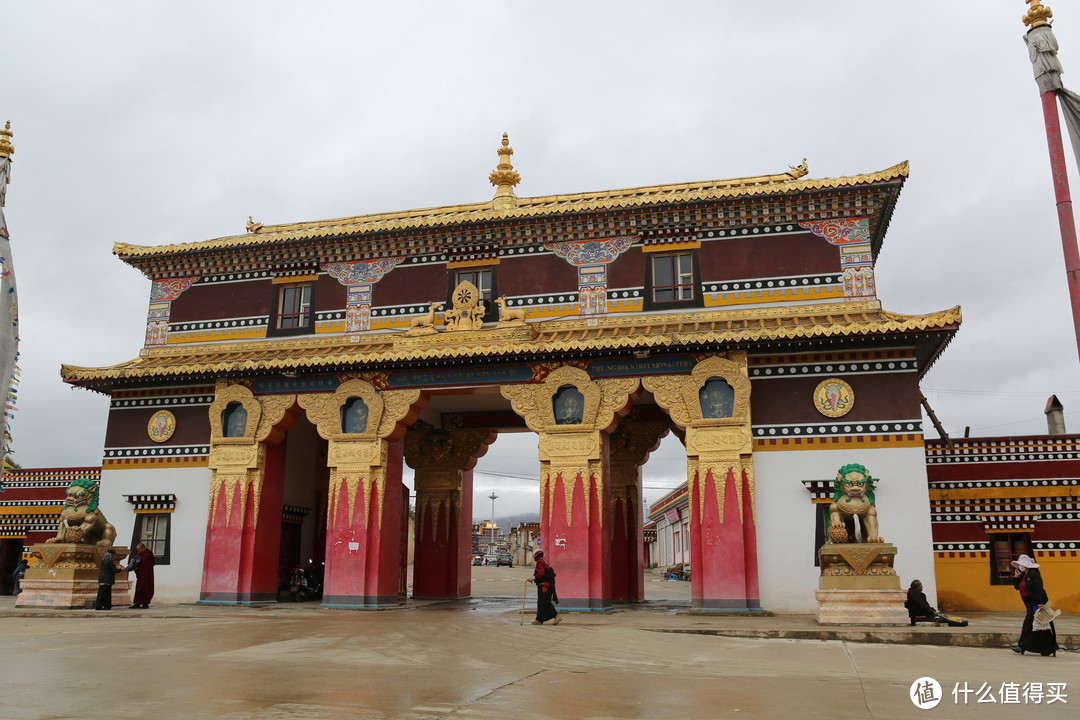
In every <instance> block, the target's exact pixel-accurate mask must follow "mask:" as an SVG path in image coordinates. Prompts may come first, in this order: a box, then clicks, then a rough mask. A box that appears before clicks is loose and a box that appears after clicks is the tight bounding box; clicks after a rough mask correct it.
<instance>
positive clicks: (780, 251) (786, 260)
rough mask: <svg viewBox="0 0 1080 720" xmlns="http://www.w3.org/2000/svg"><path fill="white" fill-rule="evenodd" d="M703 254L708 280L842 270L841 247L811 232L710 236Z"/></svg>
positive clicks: (704, 269)
mask: <svg viewBox="0 0 1080 720" xmlns="http://www.w3.org/2000/svg"><path fill="white" fill-rule="evenodd" d="M699 257H700V258H701V279H702V280H703V281H706V282H708V281H710V280H741V279H743V278H758V277H779V276H784V275H808V274H811V273H831V272H837V271H839V270H840V251H839V250H838V249H837V248H836V247H834V246H832V245H830V244H829V243H827V242H825V241H824V240H822V239H821V238H819V237H816V236H815V235H812V234H810V233H799V234H797V235H753V236H751V237H738V238H732V239H720V240H707V241H705V242H703V243H701V251H700V253H699Z"/></svg>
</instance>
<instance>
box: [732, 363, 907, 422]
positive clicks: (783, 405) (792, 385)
mask: <svg viewBox="0 0 1080 720" xmlns="http://www.w3.org/2000/svg"><path fill="white" fill-rule="evenodd" d="M836 377H839V378H840V379H842V380H844V381H846V382H847V383H848V384H849V385H851V390H852V391H853V392H854V394H855V405H854V407H852V408H851V412H849V413H848V414H847V415H844V416H843V418H838V420H839V421H840V422H843V423H852V422H872V421H875V420H878V421H880V420H900V419H908V418H911V419H918V418H920V417H921V410H920V406H919V393H918V389H919V387H918V380H917V378H916V375H915V373H881V374H875V375H837V376H836ZM821 380H822V378H820V377H807V378H802V377H793V378H784V379H779V378H777V379H769V380H755V381H754V383H753V389H752V391H751V394H750V407H751V410H750V412H751V415H750V416H751V417H752V418H753V420H754V424H755V425H772V424H781V423H821V422H832V419H831V418H827V417H825V416H824V415H822V414H821V413H819V412H818V411H817V408H815V407H814V401H813V397H814V389H815V388H816V387H817V385H818V383H820V382H821Z"/></svg>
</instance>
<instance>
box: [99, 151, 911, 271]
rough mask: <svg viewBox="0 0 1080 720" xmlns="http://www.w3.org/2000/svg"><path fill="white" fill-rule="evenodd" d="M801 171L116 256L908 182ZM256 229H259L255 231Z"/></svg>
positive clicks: (311, 227) (315, 226)
mask: <svg viewBox="0 0 1080 720" xmlns="http://www.w3.org/2000/svg"><path fill="white" fill-rule="evenodd" d="M800 170H801V167H800V168H792V170H790V171H788V172H786V173H781V174H777V175H760V176H755V177H743V178H732V179H728V180H703V181H698V182H688V183H672V184H667V185H648V186H641V187H631V188H621V189H616V190H598V191H591V192H583V193H571V194H564V195H542V196H538V197H531V198H530V197H526V198H516V199H515V204H514V206H513V207H503V208H497V207H495V206H494V205H493V201H490V200H489V201H486V202H478V203H468V204H462V205H446V206H441V207H431V208H419V209H415V210H401V211H394V212H384V213H375V214H371V215H357V216H352V217H342V218H333V219H328V220H314V221H309V222H300V223H286V224H279V225H258V226H257V230H255V231H254V232H248V233H246V234H244V235H229V236H226V237H220V238H215V239H213V240H202V241H197V242H190V243H173V244H170V245H132V244H129V243H116V244H114V245H113V254H114V255H118V256H120V257H124V258H139V257H147V256H153V255H169V254H175V253H184V252H199V251H204V250H216V249H223V248H233V247H247V246H252V245H265V244H271V243H274V242H287V241H290V240H304V239H310V238H316V237H334V236H343V235H362V234H367V233H373V232H379V231H386V230H402V229H410V228H420V227H438V226H446V225H454V224H461V223H469V222H481V221H486V220H508V219H513V218H519V217H535V216H543V215H558V214H562V213H567V212H583V211H589V210H601V209H608V208H616V207H633V206H636V205H649V204H655V203H659V202H664V201H671V200H679V201H695V200H712V199H718V198H725V197H740V196H746V195H761V194H765V195H772V194H776V193H787V192H800V191H806V190H829V189H835V188H843V187H852V186H855V185H867V184H871V183H876V182H883V181H886V180H893V179H896V178H906V177H908V173H909V166H908V162H907V161H906V160H905V161H904V162H901V163H898V164H896V165H893V166H892V167H889V168H885V169H884V170H879V171H877V172H874V173H864V174H860V175H850V176H846V175H845V176H840V177H836V178H818V179H809V180H807V179H803V178H802V177H801V176H800V175H799V172H800ZM252 227H255V225H252Z"/></svg>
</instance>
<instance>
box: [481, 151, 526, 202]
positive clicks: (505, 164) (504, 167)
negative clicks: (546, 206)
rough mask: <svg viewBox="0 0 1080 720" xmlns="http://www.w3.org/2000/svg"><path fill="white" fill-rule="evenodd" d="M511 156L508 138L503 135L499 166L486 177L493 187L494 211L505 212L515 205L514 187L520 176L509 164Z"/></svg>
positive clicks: (519, 180)
mask: <svg viewBox="0 0 1080 720" xmlns="http://www.w3.org/2000/svg"><path fill="white" fill-rule="evenodd" d="M513 154H514V149H513V148H512V147H510V136H509V135H507V134H506V133H503V136H502V146H501V147H500V148H499V164H498V165H497V166H496V168H495V170H494V172H492V173H491V174H490V175H488V182H490V183H491V184H492V185H494V186H495V199H494V200H493V201H492V204H493V205H494V207H495V209H496V210H505V209H506V208H510V207H514V206H515V205H517V196H516V195H514V186H515V185H517V184H518V183H519V182H521V176H520V175H518V174H517V173H516V172H514V166H513V165H511V164H510V156H511V155H513Z"/></svg>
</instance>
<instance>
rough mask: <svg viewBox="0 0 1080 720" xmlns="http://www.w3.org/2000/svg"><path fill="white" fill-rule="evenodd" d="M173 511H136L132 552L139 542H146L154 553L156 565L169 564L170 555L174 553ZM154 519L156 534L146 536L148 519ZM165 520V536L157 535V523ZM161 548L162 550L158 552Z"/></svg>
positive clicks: (132, 535)
mask: <svg viewBox="0 0 1080 720" xmlns="http://www.w3.org/2000/svg"><path fill="white" fill-rule="evenodd" d="M172 515H173V513H171V512H162V513H143V512H141V513H136V514H135V527H134V528H132V531H131V545H130V547H131V552H132V553H134V552H135V546H136V545H137V544H139V543H144V544H145V545H146V547H148V548H150V552H152V553H154V565H155V566H157V565H168V564H169V561H170V556H171V555H172V528H173V521H172ZM148 518H153V519H154V525H155V527H154V530H155V534H154V535H153V536H152V537H150V538H149V540H148V539H147V537H146V525H147V519H148ZM162 519H164V520H165V533H164V535H165V537H163V538H162V537H157V532H156V531H157V524H158V523H159V522H160V521H161V520H162ZM158 550H160V551H161V552H158Z"/></svg>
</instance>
